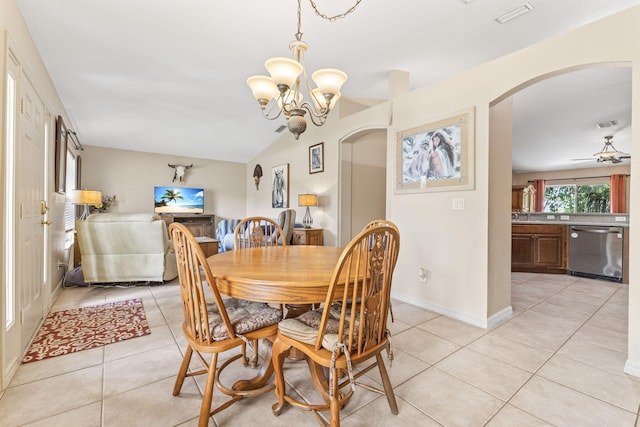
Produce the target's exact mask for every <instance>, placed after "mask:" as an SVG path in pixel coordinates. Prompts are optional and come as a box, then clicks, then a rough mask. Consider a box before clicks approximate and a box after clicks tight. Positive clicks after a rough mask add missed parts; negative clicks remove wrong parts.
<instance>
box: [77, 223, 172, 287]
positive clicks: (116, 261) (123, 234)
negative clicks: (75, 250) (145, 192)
mask: <svg viewBox="0 0 640 427" xmlns="http://www.w3.org/2000/svg"><path fill="white" fill-rule="evenodd" d="M76 232H77V233H78V235H77V238H78V244H79V245H80V258H81V262H82V273H83V275H84V281H85V282H86V283H118V282H163V281H167V280H172V279H175V278H176V277H177V276H178V268H177V264H176V255H175V252H174V250H173V245H172V244H171V241H170V240H169V234H168V232H167V224H166V223H165V221H164V220H163V219H161V218H160V217H159V216H158V215H153V214H142V213H103V214H94V215H90V216H89V217H88V218H87V219H86V220H85V221H76Z"/></svg>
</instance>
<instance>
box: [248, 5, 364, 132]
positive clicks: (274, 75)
mask: <svg viewBox="0 0 640 427" xmlns="http://www.w3.org/2000/svg"><path fill="white" fill-rule="evenodd" d="M300 1H301V0H298V32H297V33H296V34H295V37H296V39H295V40H294V41H292V42H291V43H290V44H289V49H291V53H292V56H293V58H282V57H275V58H270V59H268V60H267V61H266V62H265V64H264V66H265V68H266V69H267V71H268V72H269V74H270V77H267V76H251V77H249V78H248V79H247V84H248V85H249V88H251V92H252V93H253V96H254V97H255V98H256V99H257V100H258V104H260V109H261V110H262V114H263V116H264V117H265V118H267V119H268V120H274V119H277V118H278V117H280V116H281V115H284V117H285V119H286V120H287V127H288V128H289V131H290V132H291V133H292V134H293V136H294V137H295V139H296V140H297V139H298V137H299V136H300V134H301V133H303V132H304V131H305V130H306V129H307V120H306V119H305V115H306V114H307V113H309V118H310V119H311V121H312V122H313V124H314V125H316V126H322V125H324V124H325V122H326V121H327V116H328V115H329V112H330V111H331V109H332V108H333V107H334V105H335V104H336V102H337V101H338V99H339V98H340V88H341V87H342V85H343V84H344V82H345V81H346V80H347V74H346V73H345V72H343V71H340V70H337V69H335V68H323V69H321V70H317V71H315V72H314V73H313V74H311V79H312V80H313V82H314V83H315V85H316V87H315V88H312V87H311V84H310V83H309V79H308V77H307V72H306V70H305V69H304V65H303V64H304V63H303V56H304V53H305V52H306V51H307V49H308V48H309V45H307V44H306V43H305V42H304V41H302V32H301V31H300ZM361 1H362V0H356V3H355V4H354V5H353V6H352V7H351V8H350V9H349V10H348V11H346V12H345V13H342V14H340V15H335V16H332V17H328V16H326V15H323V14H321V13H320V12H319V11H318V8H317V7H316V5H315V3H314V2H313V0H310V2H311V6H312V7H313V10H314V11H315V13H316V15H318V16H320V17H321V18H324V19H327V20H328V21H334V20H336V19H337V18H344V17H345V16H346V15H348V14H349V13H351V12H353V11H354V10H355V8H356V6H357V5H358V4H359V3H360V2H361ZM301 77H302V80H304V86H303V84H302V83H301ZM302 87H304V89H305V90H306V92H307V95H308V97H309V99H310V102H309V101H305V100H304V96H303V94H302V91H301V89H302Z"/></svg>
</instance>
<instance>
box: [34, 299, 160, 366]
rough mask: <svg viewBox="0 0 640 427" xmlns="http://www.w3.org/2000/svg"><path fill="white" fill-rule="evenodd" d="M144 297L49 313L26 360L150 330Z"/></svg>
mask: <svg viewBox="0 0 640 427" xmlns="http://www.w3.org/2000/svg"><path fill="white" fill-rule="evenodd" d="M150 333H151V330H150V329H149V324H148V323H147V317H146V316H145V313H144V307H143V306H142V300H141V299H140V298H136V299H130V300H126V301H118V302H112V303H108V304H101V305H96V306H93V307H82V308H74V309H72V310H63V311H56V312H53V313H49V315H48V316H47V318H46V319H45V321H44V323H43V324H42V327H41V328H40V330H39V331H38V335H37V336H36V338H35V339H34V341H33V343H32V344H31V348H29V351H28V352H27V354H26V355H25V357H24V359H22V363H28V362H34V361H37V360H43V359H48V358H50V357H55V356H62V355H63V354H68V353H75V352H77V351H82V350H88V349H90V348H94V347H99V346H102V345H106V344H111V343H114V342H118V341H124V340H128V339H130V338H135V337H141V336H143V335H147V334H150Z"/></svg>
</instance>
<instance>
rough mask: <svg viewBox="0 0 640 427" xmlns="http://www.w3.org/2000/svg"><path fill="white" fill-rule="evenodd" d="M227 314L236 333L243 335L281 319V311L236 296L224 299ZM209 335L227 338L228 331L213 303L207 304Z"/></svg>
mask: <svg viewBox="0 0 640 427" xmlns="http://www.w3.org/2000/svg"><path fill="white" fill-rule="evenodd" d="M224 304H225V309H226V310H227V315H228V316H229V320H230V321H231V325H232V326H233V329H234V331H235V333H236V334H239V335H243V334H246V333H248V332H251V331H255V330H257V329H260V328H264V327H266V326H271V325H275V324H277V323H278V322H279V321H280V320H281V319H282V311H280V310H279V309H277V308H273V307H270V306H269V305H268V304H265V303H261V302H251V301H245V300H241V299H236V298H230V299H227V300H225V301H224ZM207 312H208V313H209V325H210V327H211V336H212V338H213V339H214V340H216V341H220V340H225V339H228V338H229V331H227V327H226V326H225V325H224V322H223V321H222V317H221V316H220V312H219V311H218V308H217V306H216V305H215V304H207Z"/></svg>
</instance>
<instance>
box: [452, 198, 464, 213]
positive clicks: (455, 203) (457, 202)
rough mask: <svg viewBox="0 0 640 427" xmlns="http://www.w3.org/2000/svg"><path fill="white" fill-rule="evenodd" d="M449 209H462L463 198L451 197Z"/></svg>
mask: <svg viewBox="0 0 640 427" xmlns="http://www.w3.org/2000/svg"><path fill="white" fill-rule="evenodd" d="M451 209H453V210H455V211H462V210H464V199H462V198H459V197H457V198H455V199H451Z"/></svg>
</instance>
